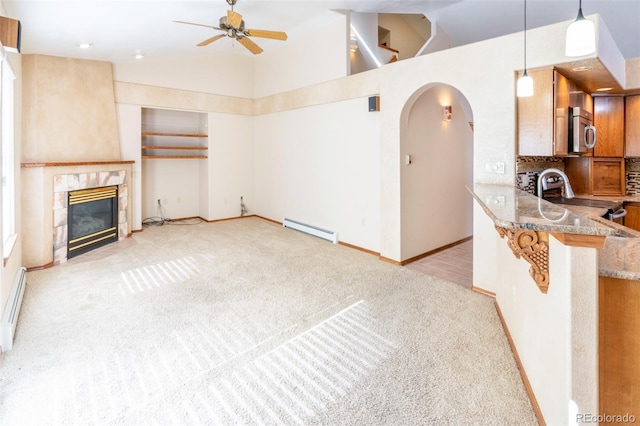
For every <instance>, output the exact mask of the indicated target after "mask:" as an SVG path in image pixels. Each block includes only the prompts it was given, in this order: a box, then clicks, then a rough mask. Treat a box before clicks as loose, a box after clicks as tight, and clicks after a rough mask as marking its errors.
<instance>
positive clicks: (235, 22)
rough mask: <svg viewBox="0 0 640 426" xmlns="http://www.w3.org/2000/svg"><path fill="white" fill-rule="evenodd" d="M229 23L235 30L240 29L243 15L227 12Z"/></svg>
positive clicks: (231, 11)
mask: <svg viewBox="0 0 640 426" xmlns="http://www.w3.org/2000/svg"><path fill="white" fill-rule="evenodd" d="M227 22H228V23H229V25H231V26H232V27H233V28H240V24H242V15H240V14H239V13H236V12H234V11H233V10H227Z"/></svg>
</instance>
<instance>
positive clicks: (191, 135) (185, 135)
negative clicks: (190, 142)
mask: <svg viewBox="0 0 640 426" xmlns="http://www.w3.org/2000/svg"><path fill="white" fill-rule="evenodd" d="M142 136H170V137H181V138H207V137H209V135H205V134H202V133H167V132H144V131H143V132H142Z"/></svg>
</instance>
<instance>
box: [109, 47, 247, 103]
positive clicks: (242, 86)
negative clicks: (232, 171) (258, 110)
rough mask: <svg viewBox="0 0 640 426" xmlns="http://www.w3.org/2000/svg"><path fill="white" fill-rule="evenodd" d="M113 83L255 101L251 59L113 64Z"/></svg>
mask: <svg viewBox="0 0 640 426" xmlns="http://www.w3.org/2000/svg"><path fill="white" fill-rule="evenodd" d="M113 79H114V80H115V81H126V82H129V83H137V84H143V85H148V86H158V87H170V88H173V89H181V90H188V91H193V92H201V93H215V94H217V95H224V96H235V97H243V98H253V97H254V90H253V89H254V61H253V58H252V57H250V56H242V55H238V56H226V57H220V56H216V55H202V56H201V57H198V58H180V59H179V60H154V59H153V58H150V57H145V58H144V59H142V60H138V61H129V62H118V63H114V64H113Z"/></svg>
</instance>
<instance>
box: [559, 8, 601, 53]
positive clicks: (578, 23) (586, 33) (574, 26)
mask: <svg viewBox="0 0 640 426" xmlns="http://www.w3.org/2000/svg"><path fill="white" fill-rule="evenodd" d="M595 51H596V30H595V25H593V22H591V21H590V20H588V19H586V18H585V17H584V15H583V14H582V0H579V3H578V16H577V17H576V20H575V21H573V22H572V23H571V25H569V28H567V37H566V45H565V55H566V56H571V57H573V56H585V55H589V54H591V53H593V52H595Z"/></svg>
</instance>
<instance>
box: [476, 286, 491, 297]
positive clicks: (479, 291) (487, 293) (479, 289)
mask: <svg viewBox="0 0 640 426" xmlns="http://www.w3.org/2000/svg"><path fill="white" fill-rule="evenodd" d="M471 290H473V291H475V292H476V293H480V294H484V295H485V296H489V297H493V298H494V299H495V298H496V294H495V293H494V292H492V291H489V290H485V289H484V288H480V287H476V286H471Z"/></svg>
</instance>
